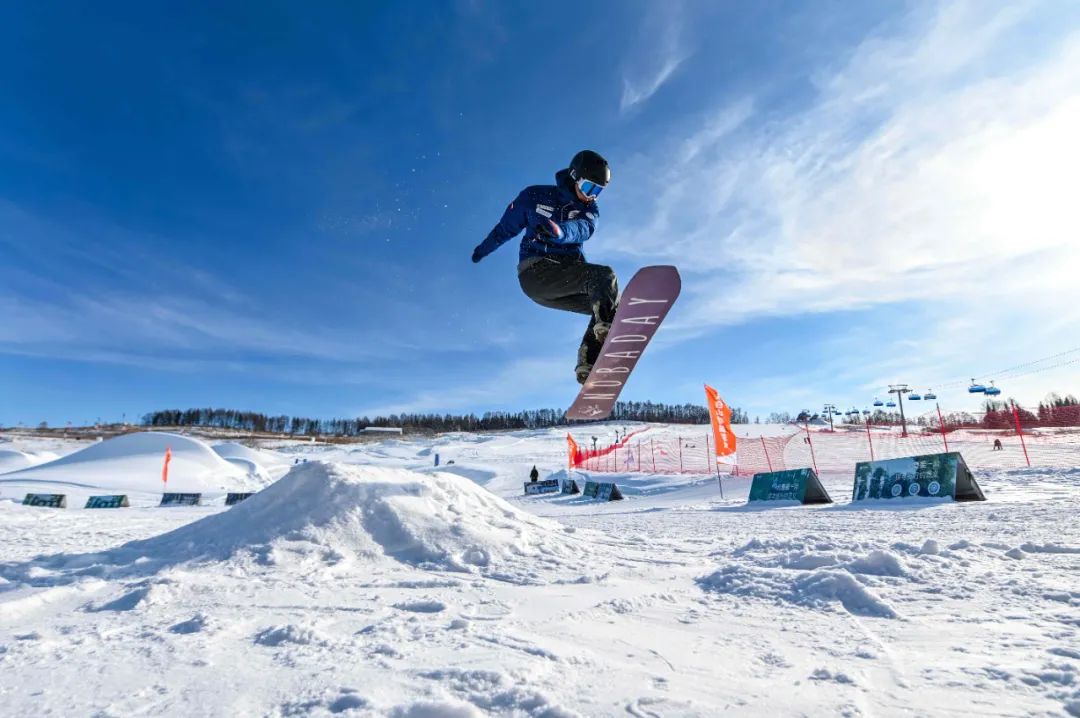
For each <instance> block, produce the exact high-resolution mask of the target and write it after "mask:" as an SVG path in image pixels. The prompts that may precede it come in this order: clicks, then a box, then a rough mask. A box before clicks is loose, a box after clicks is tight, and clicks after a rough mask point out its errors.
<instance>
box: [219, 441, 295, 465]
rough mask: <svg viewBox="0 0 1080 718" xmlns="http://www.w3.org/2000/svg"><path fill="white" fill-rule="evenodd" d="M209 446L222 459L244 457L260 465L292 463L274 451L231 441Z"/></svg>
mask: <svg viewBox="0 0 1080 718" xmlns="http://www.w3.org/2000/svg"><path fill="white" fill-rule="evenodd" d="M210 448H211V449H213V450H214V453H215V454H217V455H218V456H220V457H221V458H223V459H245V460H246V461H250V462H252V463H255V464H258V465H259V466H262V467H271V466H278V465H281V466H288V465H290V464H292V459H290V458H289V457H287V456H284V455H282V454H279V453H277V452H276V451H268V450H266V449H253V448H251V447H250V446H244V445H243V444H237V443H235V442H232V441H226V442H222V443H220V444H214V445H213V446H211V447H210Z"/></svg>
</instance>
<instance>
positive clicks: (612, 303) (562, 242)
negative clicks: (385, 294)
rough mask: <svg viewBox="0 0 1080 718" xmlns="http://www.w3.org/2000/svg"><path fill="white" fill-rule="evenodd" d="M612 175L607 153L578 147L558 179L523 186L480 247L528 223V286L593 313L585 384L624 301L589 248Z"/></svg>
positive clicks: (539, 298) (521, 262) (477, 255)
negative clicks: (600, 198)
mask: <svg viewBox="0 0 1080 718" xmlns="http://www.w3.org/2000/svg"><path fill="white" fill-rule="evenodd" d="M610 180H611V171H610V169H609V168H608V163H607V160H605V159H604V158H603V157H601V156H600V155H599V154H597V153H596V152H593V151H592V150H582V151H581V152H578V153H577V154H576V155H574V157H573V159H572V160H571V161H570V166H569V167H567V168H566V169H562V170H559V171H558V172H556V173H555V184H553V185H532V186H530V187H526V188H525V189H523V190H521V192H520V193H519V194H518V196H517V197H516V198H515V199H514V201H513V202H511V203H510V206H509V207H507V208H506V211H505V212H503V216H502V219H500V220H499V223H498V224H496V225H495V227H494V228H493V229H492V230H491V232H490V233H489V234H488V236H487V237H486V238H485V239H484V241H483V242H481V243H480V244H479V245H478V246H477V247H476V249H474V250H473V254H472V261H473V262H474V263H475V262H479V261H480V260H481V259H483V258H484V257H486V256H487V255H489V254H491V253H492V252H494V251H495V250H496V249H498V248H499V247H500V246H501V245H503V244H505V243H506V242H508V241H509V240H511V239H513V238H514V237H516V236H517V235H518V233H520V232H521V231H522V230H525V235H524V237H522V240H521V247H520V250H519V252H518V265H517V272H518V282H519V283H520V284H521V289H522V291H523V292H525V294H526V296H528V297H529V298H530V299H532V300H533V301H534V302H536V303H537V304H539V305H541V306H545V307H551V308H552V309H561V310H563V311H568V312H576V313H577V314H586V315H588V316H589V325H588V327H586V329H585V335H584V336H583V337H582V339H581V346H580V347H579V348H578V355H577V364H576V366H575V367H574V373H575V374H576V375H577V380H578V383H580V384H584V383H585V381H586V380H587V379H588V378H589V373H590V372H591V371H592V367H593V364H595V363H596V360H597V358H598V356H599V354H600V349H601V348H602V347H603V345H604V338H605V337H606V336H607V334H608V332H609V331H610V329H611V322H612V320H613V319H614V317H615V310H616V305H617V303H618V295H619V287H618V282H617V280H616V278H615V272H614V271H613V270H612V269H611V267H607V266H604V265H602V264H590V263H589V262H586V261H585V255H584V253H583V252H582V245H583V244H584V243H585V242H586V241H587V240H588V239H589V238H590V237H592V235H593V232H595V231H596V222H597V219H598V218H599V216H600V212H599V209H598V208H597V203H596V198H597V196H598V195H599V194H600V192H601V190H603V189H604V188H605V187H606V186H607V185H608V182H609V181H610Z"/></svg>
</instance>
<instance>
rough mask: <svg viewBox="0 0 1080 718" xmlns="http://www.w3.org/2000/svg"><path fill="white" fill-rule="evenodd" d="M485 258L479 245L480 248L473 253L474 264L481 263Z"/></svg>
mask: <svg viewBox="0 0 1080 718" xmlns="http://www.w3.org/2000/svg"><path fill="white" fill-rule="evenodd" d="M483 258H484V255H483V254H481V253H480V247H479V245H478V246H477V247H476V249H474V250H473V251H472V261H473V264H476V263H477V262H479V261H480V260H481V259H483Z"/></svg>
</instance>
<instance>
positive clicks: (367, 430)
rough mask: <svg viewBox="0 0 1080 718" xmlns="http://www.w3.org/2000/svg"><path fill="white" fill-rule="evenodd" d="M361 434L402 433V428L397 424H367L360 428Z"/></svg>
mask: <svg viewBox="0 0 1080 718" xmlns="http://www.w3.org/2000/svg"><path fill="white" fill-rule="evenodd" d="M360 433H361V434H401V433H403V432H402V430H401V428H399V427H396V426H365V427H364V428H363V429H361V430H360Z"/></svg>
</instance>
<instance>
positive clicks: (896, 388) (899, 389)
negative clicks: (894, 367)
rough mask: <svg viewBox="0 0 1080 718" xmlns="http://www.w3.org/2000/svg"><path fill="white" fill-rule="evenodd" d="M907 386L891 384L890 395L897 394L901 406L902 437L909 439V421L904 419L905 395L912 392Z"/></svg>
mask: <svg viewBox="0 0 1080 718" xmlns="http://www.w3.org/2000/svg"><path fill="white" fill-rule="evenodd" d="M910 391H911V389H909V388H908V385H907V384H889V393H890V394H896V401H897V403H898V404H900V426H901V431H900V436H902V437H905V438H906V437H907V419H906V418H904V394H907V393H908V392H910Z"/></svg>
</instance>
